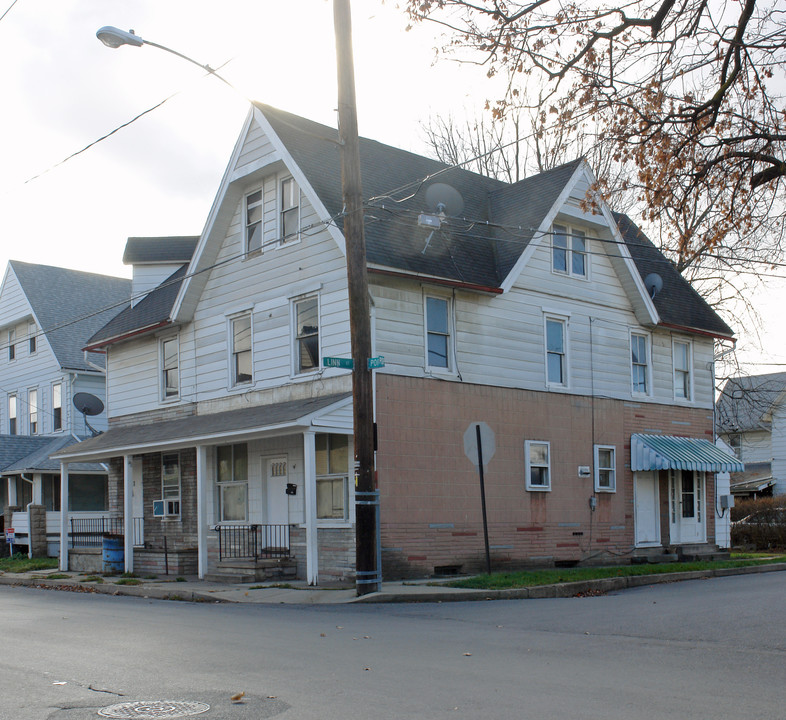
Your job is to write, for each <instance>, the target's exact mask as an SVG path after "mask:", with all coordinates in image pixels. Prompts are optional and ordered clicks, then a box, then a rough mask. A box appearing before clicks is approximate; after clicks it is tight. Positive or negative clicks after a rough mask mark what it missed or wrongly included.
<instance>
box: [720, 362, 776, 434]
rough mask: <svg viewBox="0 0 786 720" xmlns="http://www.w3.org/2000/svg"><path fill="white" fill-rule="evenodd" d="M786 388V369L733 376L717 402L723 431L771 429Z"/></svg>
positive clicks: (725, 385)
mask: <svg viewBox="0 0 786 720" xmlns="http://www.w3.org/2000/svg"><path fill="white" fill-rule="evenodd" d="M784 391H786V372H777V373H766V374H764V375H749V376H740V377H734V378H729V379H728V380H727V381H726V382H725V383H724V385H723V390H721V393H720V395H719V397H718V400H717V402H716V403H715V409H716V416H717V421H718V427H719V428H720V430H721V432H726V433H729V432H745V431H749V430H770V427H771V421H770V414H771V412H772V409H773V406H774V405H775V404H776V403H777V402H778V401H779V400H780V398H781V395H782V394H783V393H784Z"/></svg>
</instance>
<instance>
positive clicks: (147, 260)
mask: <svg viewBox="0 0 786 720" xmlns="http://www.w3.org/2000/svg"><path fill="white" fill-rule="evenodd" d="M198 242H199V237H198V236H194V235H177V236H174V235H169V236H167V237H130V238H128V240H127V241H126V249H125V251H124V252H123V263H125V264H126V265H153V264H156V265H157V264H164V265H169V264H173V265H180V264H181V263H189V262H191V257H192V256H193V254H194V250H195V249H196V246H197V243H198Z"/></svg>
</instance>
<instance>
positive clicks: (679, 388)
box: [673, 340, 693, 400]
mask: <svg viewBox="0 0 786 720" xmlns="http://www.w3.org/2000/svg"><path fill="white" fill-rule="evenodd" d="M690 350H691V348H690V343H687V342H682V341H680V340H675V341H674V344H673V357H674V397H675V398H676V399H677V400H690V399H691V397H692V393H693V388H692V387H691V386H692V383H691V351H690Z"/></svg>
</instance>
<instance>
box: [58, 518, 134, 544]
mask: <svg viewBox="0 0 786 720" xmlns="http://www.w3.org/2000/svg"><path fill="white" fill-rule="evenodd" d="M70 521H71V533H70V535H71V547H72V548H76V547H101V544H102V538H103V536H104V535H122V534H123V518H121V517H92V518H70Z"/></svg>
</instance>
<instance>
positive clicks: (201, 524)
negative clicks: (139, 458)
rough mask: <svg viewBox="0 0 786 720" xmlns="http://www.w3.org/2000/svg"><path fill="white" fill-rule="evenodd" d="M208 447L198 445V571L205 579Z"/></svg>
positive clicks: (200, 577) (201, 578)
mask: <svg viewBox="0 0 786 720" xmlns="http://www.w3.org/2000/svg"><path fill="white" fill-rule="evenodd" d="M206 486H207V447H206V446H205V445H197V449H196V490H197V572H198V573H199V579H200V580H204V579H205V574H206V573H207V494H206V493H207V489H206Z"/></svg>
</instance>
